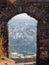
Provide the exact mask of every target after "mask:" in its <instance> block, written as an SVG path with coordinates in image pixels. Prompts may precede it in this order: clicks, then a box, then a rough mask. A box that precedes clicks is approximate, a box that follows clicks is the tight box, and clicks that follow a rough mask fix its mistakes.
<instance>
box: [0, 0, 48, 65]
mask: <svg viewBox="0 0 49 65" xmlns="http://www.w3.org/2000/svg"><path fill="white" fill-rule="evenodd" d="M5 2H6V3H7V5H5V4H3V2H2V1H0V3H1V6H0V45H1V47H0V50H1V49H2V50H1V53H2V55H1V53H0V57H2V56H3V57H4V56H5V57H8V56H9V50H8V21H9V20H10V19H11V18H12V17H13V16H15V15H17V14H19V13H24V12H25V13H27V14H28V15H30V16H31V17H34V18H36V19H37V20H38V26H37V65H49V63H48V60H49V0H38V1H37V0H16V2H15V0H13V1H12V0H8V1H5ZM2 41H3V42H2ZM43 55H44V56H43Z"/></svg>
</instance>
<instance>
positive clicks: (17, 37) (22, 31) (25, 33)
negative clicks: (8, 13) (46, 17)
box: [8, 13, 38, 58]
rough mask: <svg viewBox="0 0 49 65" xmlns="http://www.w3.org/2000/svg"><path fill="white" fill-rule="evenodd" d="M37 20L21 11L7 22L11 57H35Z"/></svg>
mask: <svg viewBox="0 0 49 65" xmlns="http://www.w3.org/2000/svg"><path fill="white" fill-rule="evenodd" d="M37 23H38V21H37V20H36V19H35V18H33V17H30V16H29V15H27V14H26V13H22V14H19V15H16V16H14V17H13V18H12V19H11V20H9V22H8V26H9V47H10V57H11V58H33V57H34V58H36V52H37Z"/></svg>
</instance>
